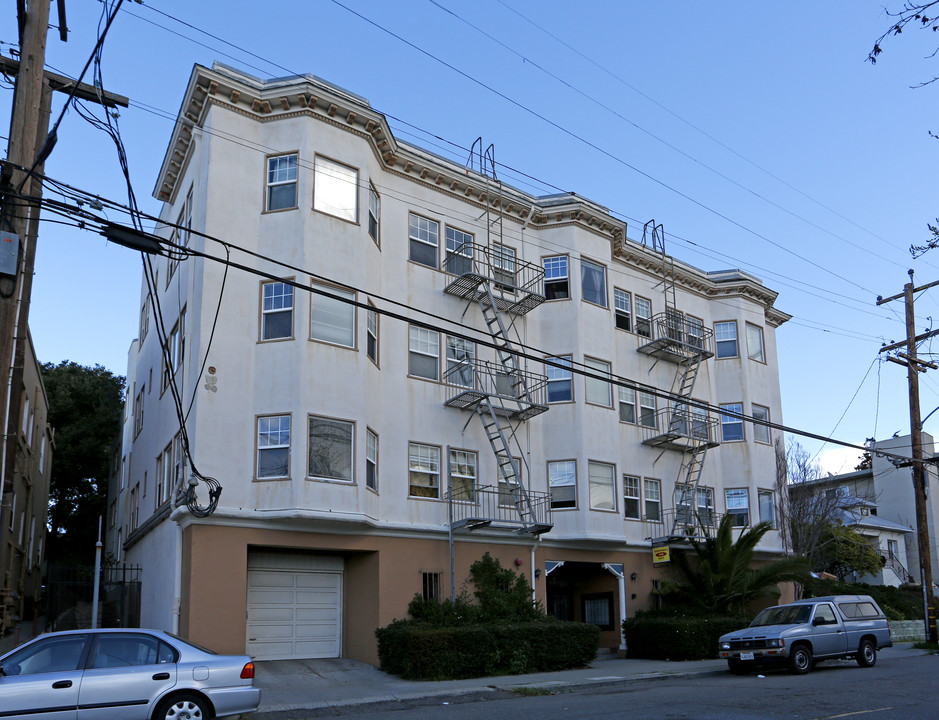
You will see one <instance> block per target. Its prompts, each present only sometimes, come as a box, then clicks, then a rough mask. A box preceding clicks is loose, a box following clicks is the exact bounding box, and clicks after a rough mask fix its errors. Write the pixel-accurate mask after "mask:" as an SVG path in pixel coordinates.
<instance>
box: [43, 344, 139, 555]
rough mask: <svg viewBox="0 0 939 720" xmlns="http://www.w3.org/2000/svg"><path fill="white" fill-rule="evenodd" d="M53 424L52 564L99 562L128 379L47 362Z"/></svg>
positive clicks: (100, 370)
mask: <svg viewBox="0 0 939 720" xmlns="http://www.w3.org/2000/svg"><path fill="white" fill-rule="evenodd" d="M41 371H42V379H43V383H44V384H45V387H46V394H47V396H48V398H49V424H50V425H51V426H52V428H53V431H54V433H55V451H54V453H53V456H52V476H51V480H50V484H49V514H48V518H49V530H50V532H49V540H48V543H47V545H46V556H47V558H48V559H49V560H50V561H52V562H70V561H76V560H79V561H85V562H89V563H90V561H91V559H93V558H94V547H95V542H96V541H97V539H98V518H99V517H102V516H103V515H104V514H105V512H106V510H107V490H108V473H109V470H110V457H111V453H110V448H111V446H112V444H113V443H114V442H115V440H116V439H117V434H118V432H119V431H120V428H121V415H122V412H123V399H124V378H123V377H121V376H119V375H114V374H112V373H111V371H110V370H107V369H106V368H104V367H102V366H101V365H95V366H94V367H85V366H83V365H79V364H78V363H74V362H71V361H68V360H63V361H62V362H60V363H59V364H58V365H55V364H53V363H43V364H42V365H41Z"/></svg>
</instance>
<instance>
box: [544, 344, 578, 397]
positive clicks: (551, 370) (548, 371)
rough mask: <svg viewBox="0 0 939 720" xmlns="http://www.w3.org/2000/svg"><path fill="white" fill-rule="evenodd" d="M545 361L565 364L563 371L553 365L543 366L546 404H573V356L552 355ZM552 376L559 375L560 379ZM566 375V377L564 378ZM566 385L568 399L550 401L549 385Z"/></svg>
mask: <svg viewBox="0 0 939 720" xmlns="http://www.w3.org/2000/svg"><path fill="white" fill-rule="evenodd" d="M545 360H550V361H552V362H556V363H558V364H563V363H564V362H566V363H567V369H566V370H563V369H561V368H559V367H555V366H553V365H545V366H544V368H545V377H546V378H547V380H546V383H547V387H546V388H545V390H546V392H547V402H548V404H549V405H553V404H560V403H571V402H574V356H573V355H552V356H550V357H546V358H545ZM552 374H561V375H560V377H551V376H552ZM564 374H566V377H565V376H564ZM552 383H554V384H560V383H567V386H568V388H569V389H570V392H569V393H568V394H569V395H570V397H569V398H568V399H566V400H552V399H551V385H552Z"/></svg>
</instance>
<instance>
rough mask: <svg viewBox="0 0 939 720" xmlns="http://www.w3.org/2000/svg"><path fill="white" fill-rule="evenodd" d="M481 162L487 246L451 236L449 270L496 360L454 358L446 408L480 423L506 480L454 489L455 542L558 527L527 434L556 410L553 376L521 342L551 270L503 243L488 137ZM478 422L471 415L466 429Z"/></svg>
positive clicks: (475, 155)
mask: <svg viewBox="0 0 939 720" xmlns="http://www.w3.org/2000/svg"><path fill="white" fill-rule="evenodd" d="M476 160H478V162H479V172H480V173H481V174H482V175H484V176H485V178H486V194H485V196H484V197H483V198H481V199H482V200H483V201H484V202H485V205H486V212H485V213H484V216H485V221H486V241H485V244H483V243H477V242H476V241H475V240H464V241H462V242H460V243H456V242H453V243H451V242H450V239H449V238H448V243H447V254H446V259H445V261H444V270H446V271H447V272H448V273H450V274H452V275H453V276H454V277H453V279H452V280H450V281H449V282H448V283H447V285H446V287H445V288H444V292H446V293H447V294H449V295H453V296H455V297H458V298H460V299H463V300H466V301H467V308H466V311H468V310H469V308H470V307H471V306H472V305H474V304H475V305H476V306H478V307H479V309H480V311H481V312H482V317H483V320H484V322H485V324H486V330H487V332H488V334H489V335H490V337H491V338H492V344H493V346H494V348H495V358H496V359H495V362H490V361H480V360H477V359H476V358H474V357H471V356H470V354H469V352H468V351H466V350H462V351H461V352H459V354H458V355H457V356H455V357H454V356H451V357H449V358H448V360H449V361H450V362H451V367H450V368H449V369H448V370H447V372H446V373H445V374H444V381H445V382H446V383H447V385H448V388H449V393H448V397H447V400H446V402H445V403H444V404H445V405H446V406H447V407H452V408H457V409H460V410H464V411H467V412H472V413H473V415H475V416H477V417H478V418H479V420H480V422H481V423H482V426H483V429H484V430H485V432H486V438H487V439H488V440H489V445H490V447H491V448H492V452H493V454H494V456H495V458H496V465H497V468H498V477H497V478H496V479H495V482H493V483H490V484H480V485H478V486H475V487H466V486H464V487H461V488H453V487H451V488H450V489H449V491H448V492H447V501H448V507H449V518H450V530H451V536H452V532H453V531H455V530H476V529H479V528H483V527H487V528H492V529H502V530H510V531H514V532H517V533H519V534H529V535H540V534H541V533H544V532H547V531H548V530H550V529H551V527H552V522H551V519H550V514H551V503H550V495H549V494H548V493H535V492H532V491H531V490H530V489H526V487H525V483H524V479H525V478H531V473H530V472H529V469H528V463H527V460H526V459H525V452H524V451H523V450H522V446H521V443H520V442H519V432H520V431H521V430H522V428H523V427H524V423H525V422H526V421H527V420H529V419H530V418H533V417H535V416H536V415H540V414H541V413H543V412H545V411H546V410H547V409H548V406H547V402H546V401H547V378H546V377H545V376H544V375H536V374H534V373H531V372H528V371H527V370H525V369H524V367H523V365H522V363H521V361H520V359H519V357H518V354H517V350H516V347H515V343H514V342H513V337H514V338H515V340H516V342H520V339H519V333H518V329H517V328H516V321H517V320H519V318H521V317H524V316H525V315H526V314H527V313H528V312H530V311H531V310H533V309H534V308H536V307H538V306H539V305H540V304H541V303H543V302H544V300H545V297H544V270H543V268H541V266H540V265H533V264H531V263H527V262H523V261H519V260H517V259H516V257H515V255H514V251H512V250H511V249H510V248H507V247H505V246H503V245H502V207H503V198H502V185H501V183H500V182H499V181H498V180H497V179H496V174H495V156H494V149H493V146H492V145H490V146H489V148H488V149H486V150H485V152H483V149H482V139H481V138H480V139H479V140H477V141H476V143H474V145H473V150H472V152H471V154H470V163H469V164H470V166H471V169H475V168H473V167H472V165H473V164H475V161H476ZM480 219H482V218H480ZM451 245H452V246H451ZM466 311H464V314H465V312H466ZM454 354H455V355H456V351H454ZM472 420H473V416H472V415H471V416H470V417H469V418H468V419H467V421H466V425H469V423H470V422H472Z"/></svg>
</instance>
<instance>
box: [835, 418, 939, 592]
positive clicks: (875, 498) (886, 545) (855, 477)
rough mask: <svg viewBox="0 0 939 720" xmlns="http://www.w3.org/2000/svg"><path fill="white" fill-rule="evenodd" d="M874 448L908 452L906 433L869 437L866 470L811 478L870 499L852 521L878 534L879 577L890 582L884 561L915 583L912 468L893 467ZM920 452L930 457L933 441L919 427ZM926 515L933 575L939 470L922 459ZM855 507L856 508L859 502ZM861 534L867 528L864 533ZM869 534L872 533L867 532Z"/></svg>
mask: <svg viewBox="0 0 939 720" xmlns="http://www.w3.org/2000/svg"><path fill="white" fill-rule="evenodd" d="M878 451H881V452H888V453H892V454H893V455H895V456H900V457H911V456H912V452H913V451H912V445H911V443H910V436H909V435H905V436H903V437H893V438H888V439H886V440H880V441H877V442H876V443H874V445H873V447H872V448H871V456H872V459H873V463H872V467H871V469H870V470H860V471H857V472H852V473H846V474H843V475H830V476H829V477H827V478H821V479H819V480H818V481H817V482H818V484H819V486H820V487H824V488H826V491H828V492H836V493H838V494H840V495H841V496H844V497H856V498H860V499H863V500H867V501H869V502H870V503H871V505H870V507H869V508H868V510H867V512H866V513H865V516H864V517H862V518H861V520H862V522H859V523H858V529H861V528H862V527H868V528H869V527H870V526H871V525H872V524H873V525H874V528H873V530H872V532H875V533H876V536H877V537H878V538H879V540H878V542H876V544H875V549H877V551H878V552H879V553H880V554H881V556H883V557H885V558H886V559H887V565H886V567H885V569H884V573H883V578H884V580H883V582H884V583H885V584H888V585H893V584H897V583H895V582H893V573H891V572H890V566H891V565H895V566H896V567H895V570H896V573H895V574H896V576H897V577H898V578H900V579H901V580H902V579H903V578H904V576H905V577H906V578H907V579H909V578H912V581H913V582H915V583H917V584H919V583H920V582H922V579H921V576H920V563H919V539H918V528H917V527H916V497H915V495H914V493H913V474H912V470H911V469H910V468H909V467H897V466H896V465H894V464H893V463H891V462H890V460H889V459H888V458H886V457H883V456H882V455H878ZM923 457H925V458H927V459H928V458H930V457H936V449H935V444H934V442H933V438H932V436H931V435H930V434H929V433H923ZM925 467H926V519H927V523H928V526H929V547H930V554H931V556H932V576H933V579H934V581H935V579H937V578H939V557H937V554H939V548H937V542H936V521H937V520H939V473H937V470H936V465H935V463H927V464H926V466H925ZM859 509H860V508H859ZM865 534H867V533H865ZM872 537H874V536H872Z"/></svg>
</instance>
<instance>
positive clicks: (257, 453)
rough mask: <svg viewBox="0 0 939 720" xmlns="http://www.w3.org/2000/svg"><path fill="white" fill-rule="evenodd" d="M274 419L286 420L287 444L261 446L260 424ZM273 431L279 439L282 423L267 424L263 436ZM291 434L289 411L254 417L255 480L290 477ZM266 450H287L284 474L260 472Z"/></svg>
mask: <svg viewBox="0 0 939 720" xmlns="http://www.w3.org/2000/svg"><path fill="white" fill-rule="evenodd" d="M275 419H276V420H280V421H282V420H284V419H286V420H287V429H286V432H287V444H286V445H284V444H283V443H277V444H276V445H263V446H262V444H261V437H262V431H261V424H262V421H270V420H275ZM273 433H277V435H278V436H279V437H278V440H281V439H282V437H280V436H282V435H283V433H284V428H283V425H280V427H278V428H276V429H274V428H272V427H271V426H268V428H267V429H266V431H265V437H270V436H271V435H272V434H273ZM292 435H293V417H292V415H291V414H290V413H276V414H272V415H258V416H257V417H256V418H255V422H254V442H255V447H254V479H255V480H256V481H257V480H260V481H264V480H288V479H290V461H291V453H290V443H291V440H292ZM267 450H286V451H287V462H286V473H285V474H283V475H262V474H261V456H262V453H263V452H264V451H267ZM158 472H159V470H158ZM158 482H159V481H158ZM162 484H163V483H162V482H159V485H162ZM159 485H158V487H159ZM159 504H162V503H158V506H159Z"/></svg>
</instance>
